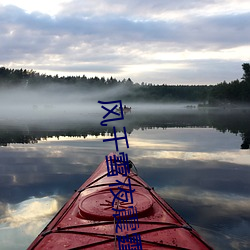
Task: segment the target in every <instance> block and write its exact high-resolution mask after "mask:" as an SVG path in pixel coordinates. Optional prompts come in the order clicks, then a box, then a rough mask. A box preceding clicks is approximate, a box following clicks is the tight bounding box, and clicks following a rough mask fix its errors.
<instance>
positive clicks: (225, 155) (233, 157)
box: [153, 150, 250, 166]
mask: <svg viewBox="0 0 250 250" xmlns="http://www.w3.org/2000/svg"><path fill="white" fill-rule="evenodd" d="M239 155H240V157H239ZM153 156H154V157H155V158H160V159H162V158H166V159H184V160H198V161H221V162H228V163H234V164H241V165H246V166H249V162H250V155H249V153H248V152H247V151H242V150H236V151H231V152H230V151H221V152H209V153H207V152H179V151H161V152H155V153H154V155H153Z"/></svg>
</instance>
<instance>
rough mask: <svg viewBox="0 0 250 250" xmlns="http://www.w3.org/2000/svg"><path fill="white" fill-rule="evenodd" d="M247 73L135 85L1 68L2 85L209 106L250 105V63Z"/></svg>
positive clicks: (246, 65) (128, 82)
mask: <svg viewBox="0 0 250 250" xmlns="http://www.w3.org/2000/svg"><path fill="white" fill-rule="evenodd" d="M242 68H243V71H244V74H243V77H242V81H239V80H234V81H232V82H230V83H227V82H225V81H224V82H222V83H219V84H217V85H210V86H208V85H205V86H204V85H192V86H185V85H165V84H163V85H153V84H147V83H144V82H143V83H141V84H138V83H133V81H132V80H131V79H130V78H128V79H123V80H122V81H120V80H117V79H115V78H113V77H110V78H107V79H105V78H104V77H102V78H98V77H91V78H87V77H86V76H85V75H82V76H67V77H65V76H63V77H59V76H58V75H55V76H51V75H46V74H40V73H37V72H35V71H33V70H26V69H25V70H23V69H8V68H5V67H1V68H0V86H2V87H18V86H19V87H24V88H36V87H41V86H46V85H51V84H55V83H56V84H64V85H68V86H72V87H77V88H80V89H81V90H83V91H89V90H96V89H97V90H98V91H102V90H109V89H113V88H116V87H117V88H118V91H117V93H118V94H117V95H116V99H123V100H124V101H148V102H173V101H191V102H204V103H209V105H216V106H217V105H221V104H223V105H224V104H228V103H242V102H244V103H250V64H249V63H244V64H242Z"/></svg>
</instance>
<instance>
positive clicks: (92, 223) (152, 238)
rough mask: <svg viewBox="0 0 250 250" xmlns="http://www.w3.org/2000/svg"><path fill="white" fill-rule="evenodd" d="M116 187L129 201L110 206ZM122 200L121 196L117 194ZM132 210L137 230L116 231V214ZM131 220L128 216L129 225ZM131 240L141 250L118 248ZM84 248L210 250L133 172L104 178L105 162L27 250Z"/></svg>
mask: <svg viewBox="0 0 250 250" xmlns="http://www.w3.org/2000/svg"><path fill="white" fill-rule="evenodd" d="M110 156H111V157H112V159H113V160H114V157H115V156H116V154H115V153H110V154H109V156H108V157H110ZM124 167H125V165H124ZM118 182H119V183H122V184H123V189H124V190H125V191H126V194H128V193H129V188H128V186H129V184H130V185H131V186H130V187H131V190H132V197H133V200H132V201H131V200H130V202H123V201H120V202H117V201H116V202H115V201H114V194H117V193H119V192H120V191H121V189H120V187H119V186H118V184H117V183H118ZM120 196H121V197H122V196H124V195H122V194H121V193H120ZM121 197H120V199H122V198H121ZM118 198H119V197H118ZM132 203H133V204H132ZM132 206H133V207H134V208H136V209H135V210H136V214H137V215H136V218H135V217H133V218H134V221H135V222H136V224H137V228H136V227H134V228H132V229H131V223H130V224H129V226H130V227H129V226H128V225H127V226H124V225H123V226H121V225H120V226H119V225H118V224H119V220H118V219H117V218H118V217H116V215H117V211H118V210H119V209H120V210H122V211H123V212H125V211H128V210H129V209H131V208H132ZM115 217H116V219H115ZM131 220H132V215H131V213H130V214H129V216H128V221H130V222H131ZM118 231H119V232H118ZM135 234H138V235H140V242H141V246H140V247H139V246H138V247H136V248H135V247H132V246H131V248H130V247H128V246H127V247H125V246H123V247H121V246H120V242H122V237H124V242H125V239H127V240H128V238H129V237H132V236H133V235H135ZM119 237H120V238H119ZM126 237H127V238H126ZM119 239H120V240H119ZM128 242H129V240H128ZM130 242H132V241H131V240H130ZM133 242H134V241H133ZM85 248H86V249H101V248H103V249H192V250H198V249H212V248H211V247H210V246H209V245H208V244H207V243H206V242H205V241H204V240H203V239H202V238H201V236H200V235H199V234H198V233H197V232H196V231H195V230H194V229H193V228H192V227H191V226H190V225H189V224H188V223H187V222H186V221H185V220H184V219H183V218H181V216H180V215H178V214H177V213H176V212H175V211H174V210H173V208H172V207H171V206H170V205H169V204H167V203H166V202H165V201H164V200H163V199H162V198H161V197H160V196H159V195H158V194H157V193H156V192H155V191H154V189H153V188H151V187H150V186H148V185H147V183H146V182H144V181H143V180H142V179H141V178H140V177H139V176H138V175H137V174H136V172H135V171H134V170H133V169H131V170H130V173H129V174H128V176H127V177H126V176H123V175H122V174H120V173H119V174H118V175H117V176H108V173H107V165H106V161H105V160H104V161H103V162H102V163H101V164H100V165H99V167H98V168H97V169H96V171H95V172H94V173H93V174H92V176H90V178H89V179H88V180H87V181H86V182H85V183H84V184H83V185H82V186H81V187H80V188H79V189H78V190H77V191H76V192H75V193H74V195H73V196H72V197H71V199H70V200H69V201H68V202H67V203H66V204H65V205H64V206H63V207H62V209H61V210H60V211H59V212H58V213H57V214H56V215H55V217H54V218H53V219H52V220H51V222H50V223H49V224H48V225H47V226H46V227H45V228H44V230H43V231H42V232H41V233H40V234H39V235H38V236H37V238H36V239H35V240H34V242H33V243H32V244H31V245H30V246H29V248H28V250H31V249H85Z"/></svg>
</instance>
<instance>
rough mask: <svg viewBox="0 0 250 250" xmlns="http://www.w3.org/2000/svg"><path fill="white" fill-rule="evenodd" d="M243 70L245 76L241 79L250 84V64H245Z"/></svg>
mask: <svg viewBox="0 0 250 250" xmlns="http://www.w3.org/2000/svg"><path fill="white" fill-rule="evenodd" d="M242 69H243V71H244V74H243V76H242V78H241V79H243V81H245V82H250V64H249V63H243V64H242Z"/></svg>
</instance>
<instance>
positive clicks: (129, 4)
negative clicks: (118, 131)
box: [0, 0, 250, 85]
mask: <svg viewBox="0 0 250 250" xmlns="http://www.w3.org/2000/svg"><path fill="white" fill-rule="evenodd" d="M249 23H250V1H249V0H241V1H240V4H239V1H238V0H216V1H215V0H202V1H200V0H178V1H173V0H126V1H117V0H53V1H52V0H50V1H48V0H43V1H34V0H32V1H30V0H22V1H20V0H0V67H7V68H14V69H20V68H23V69H33V70H35V71H37V72H39V73H46V74H51V75H56V74H58V75H59V76H75V75H77V76H82V75H86V76H87V77H94V76H98V77H105V78H109V77H111V76H112V77H115V78H117V79H119V80H122V79H124V78H126V79H127V78H131V79H132V80H133V82H138V83H142V82H147V83H153V84H192V85H193V84H216V83H219V82H222V81H224V80H226V81H231V80H235V79H240V78H241V77H242V75H243V71H242V67H241V65H242V64H243V63H245V62H250V26H249Z"/></svg>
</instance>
